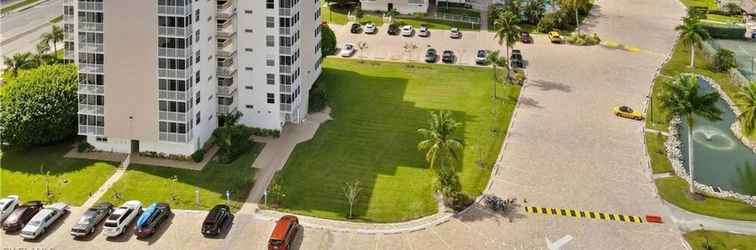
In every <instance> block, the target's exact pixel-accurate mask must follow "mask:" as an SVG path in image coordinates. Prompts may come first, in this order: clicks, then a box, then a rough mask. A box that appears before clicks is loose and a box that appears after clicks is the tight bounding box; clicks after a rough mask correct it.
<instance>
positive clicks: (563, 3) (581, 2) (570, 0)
mask: <svg viewBox="0 0 756 250" xmlns="http://www.w3.org/2000/svg"><path fill="white" fill-rule="evenodd" d="M589 1H590V0H560V1H559V6H560V7H562V8H566V9H568V10H572V11H575V31H577V33H578V35H580V15H579V14H578V13H579V11H580V9H581V8H585V7H586V6H587V5H588V3H589Z"/></svg>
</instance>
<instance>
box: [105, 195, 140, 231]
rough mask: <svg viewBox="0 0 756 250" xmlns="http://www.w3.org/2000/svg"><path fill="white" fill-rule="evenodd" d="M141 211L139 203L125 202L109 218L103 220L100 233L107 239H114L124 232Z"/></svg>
mask: <svg viewBox="0 0 756 250" xmlns="http://www.w3.org/2000/svg"><path fill="white" fill-rule="evenodd" d="M140 211H142V202H141V201H127V202H126V203H123V205H121V206H120V207H119V208H116V210H115V211H113V213H112V214H110V217H108V219H107V220H105V224H104V225H103V227H102V233H103V234H104V235H105V236H107V237H116V236H118V235H121V234H122V233H123V232H125V231H126V227H127V226H128V225H129V224H131V221H133V220H134V219H135V218H137V215H139V212H140Z"/></svg>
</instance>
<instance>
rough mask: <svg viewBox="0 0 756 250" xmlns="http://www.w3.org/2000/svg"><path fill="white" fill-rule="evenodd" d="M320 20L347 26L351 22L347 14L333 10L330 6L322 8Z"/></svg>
mask: <svg viewBox="0 0 756 250" xmlns="http://www.w3.org/2000/svg"><path fill="white" fill-rule="evenodd" d="M320 20H321V21H323V22H328V23H334V24H341V25H344V24H347V22H349V20H348V19H347V16H346V12H341V11H337V10H331V8H329V7H328V6H321V7H320Z"/></svg>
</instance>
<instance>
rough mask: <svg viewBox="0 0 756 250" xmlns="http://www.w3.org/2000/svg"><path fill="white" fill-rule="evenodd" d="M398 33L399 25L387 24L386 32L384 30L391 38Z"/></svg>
mask: <svg viewBox="0 0 756 250" xmlns="http://www.w3.org/2000/svg"><path fill="white" fill-rule="evenodd" d="M399 32H400V30H399V24H395V23H392V24H389V26H388V30H386V33H388V34H389V35H391V36H396V35H399Z"/></svg>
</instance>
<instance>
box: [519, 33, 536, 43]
mask: <svg viewBox="0 0 756 250" xmlns="http://www.w3.org/2000/svg"><path fill="white" fill-rule="evenodd" d="M520 42H522V43H533V37H531V36H530V33H528V32H522V33H521V34H520Z"/></svg>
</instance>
